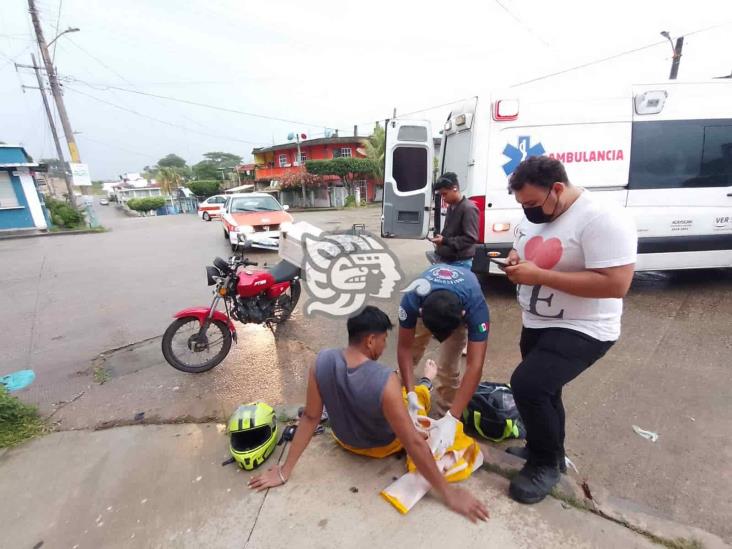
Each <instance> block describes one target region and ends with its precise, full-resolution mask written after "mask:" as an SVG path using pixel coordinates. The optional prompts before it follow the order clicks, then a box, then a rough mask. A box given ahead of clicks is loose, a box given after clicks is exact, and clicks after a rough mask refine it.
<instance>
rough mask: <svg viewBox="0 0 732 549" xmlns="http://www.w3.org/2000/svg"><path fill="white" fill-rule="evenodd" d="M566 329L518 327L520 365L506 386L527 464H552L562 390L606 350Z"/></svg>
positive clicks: (558, 452)
mask: <svg viewBox="0 0 732 549" xmlns="http://www.w3.org/2000/svg"><path fill="white" fill-rule="evenodd" d="M613 343H615V342H614V341H600V340H597V339H595V338H593V337H590V336H588V335H585V334H583V333H581V332H577V331H575V330H569V329H566V328H541V329H534V328H524V329H523V330H522V331H521V343H520V347H521V358H522V359H523V360H522V361H521V364H519V365H518V367H517V368H516V370H514V372H513V375H512V376H511V388H512V389H513V396H514V399H515V401H516V406H517V407H518V410H519V413H520V414H521V418H522V419H523V421H524V425H525V426H526V442H527V445H528V447H529V451H530V452H531V461H532V462H533V463H535V464H537V465H554V464H558V463H559V460H561V459H563V456H564V405H563V404H562V387H563V386H564V385H566V384H567V383H569V382H570V381H572V380H573V379H574V378H576V377H577V376H578V375H580V374H581V373H582V372H584V371H585V370H586V369H587V368H589V367H590V366H592V364H593V363H594V362H595V361H597V360H598V359H600V358H601V357H602V356H603V355H604V354H605V353H606V352H607V351H608V349H610V347H612V345H613Z"/></svg>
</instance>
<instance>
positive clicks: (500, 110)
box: [493, 99, 519, 122]
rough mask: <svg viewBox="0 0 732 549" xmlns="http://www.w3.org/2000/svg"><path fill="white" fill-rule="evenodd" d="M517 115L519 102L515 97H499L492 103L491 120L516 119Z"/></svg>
mask: <svg viewBox="0 0 732 549" xmlns="http://www.w3.org/2000/svg"><path fill="white" fill-rule="evenodd" d="M518 115H519V102H518V100H516V99H501V100H499V101H496V102H495V103H494V104H493V120H495V121H497V122H506V121H510V120H516V119H517V118H518Z"/></svg>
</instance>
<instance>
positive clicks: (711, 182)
mask: <svg viewBox="0 0 732 549" xmlns="http://www.w3.org/2000/svg"><path fill="white" fill-rule="evenodd" d="M731 184H732V121H730V120H663V121H655V122H636V123H634V124H633V138H632V145H631V154H630V177H629V187H630V188H631V189H669V188H682V187H726V186H728V185H731Z"/></svg>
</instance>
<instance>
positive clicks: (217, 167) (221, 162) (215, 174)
mask: <svg viewBox="0 0 732 549" xmlns="http://www.w3.org/2000/svg"><path fill="white" fill-rule="evenodd" d="M203 158H204V160H202V161H201V162H198V163H197V164H194V165H193V168H192V169H193V175H194V176H195V178H196V179H219V180H221V179H224V178H225V176H224V174H225V172H226V171H230V170H233V169H234V168H235V167H236V166H237V165H238V164H241V160H242V158H241V156H238V155H236V154H232V153H225V152H220V151H215V152H207V153H206V154H204V155H203Z"/></svg>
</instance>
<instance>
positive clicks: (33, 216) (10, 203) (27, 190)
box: [0, 145, 48, 230]
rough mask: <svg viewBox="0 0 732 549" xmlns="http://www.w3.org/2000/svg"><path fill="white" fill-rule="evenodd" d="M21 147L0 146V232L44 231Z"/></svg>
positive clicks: (31, 166)
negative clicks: (20, 230)
mask: <svg viewBox="0 0 732 549" xmlns="http://www.w3.org/2000/svg"><path fill="white" fill-rule="evenodd" d="M36 167H38V164H37V163H35V162H33V160H32V159H31V158H30V156H28V153H27V152H26V151H25V149H24V148H23V147H20V146H16V145H0V230H19V229H29V230H32V229H36V230H38V229H41V230H45V229H48V223H47V221H46V217H45V215H44V213H43V207H42V199H41V196H40V195H39V193H38V189H37V187H36V182H35V179H34V176H33V171H32V170H33V169H34V168H36Z"/></svg>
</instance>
